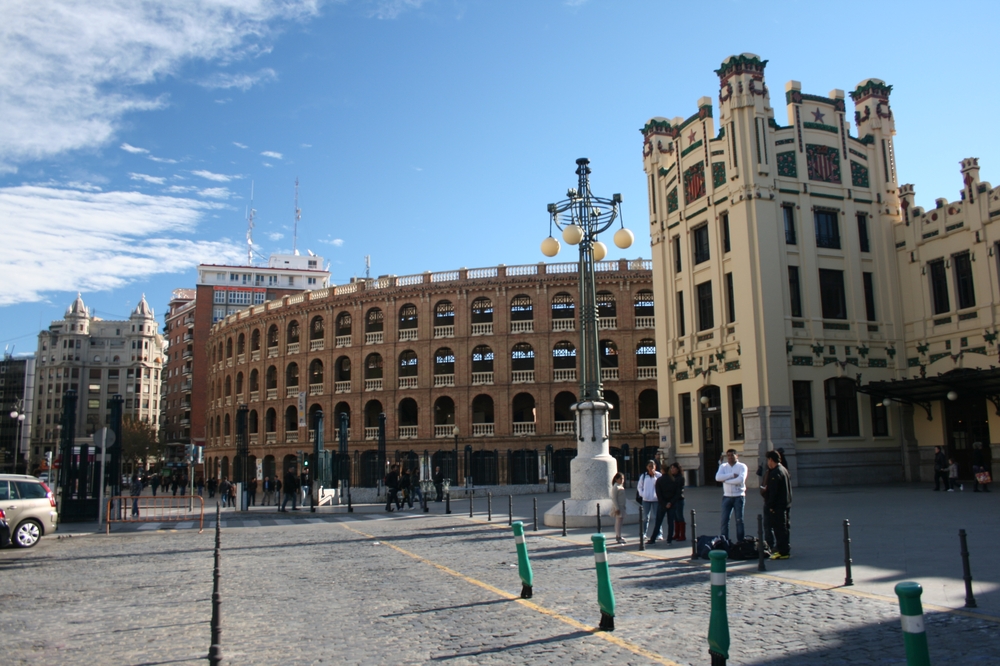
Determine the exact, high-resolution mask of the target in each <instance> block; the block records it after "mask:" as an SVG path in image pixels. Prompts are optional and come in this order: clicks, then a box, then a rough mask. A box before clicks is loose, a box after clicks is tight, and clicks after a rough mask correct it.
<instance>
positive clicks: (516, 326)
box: [510, 320, 535, 333]
mask: <svg viewBox="0 0 1000 666" xmlns="http://www.w3.org/2000/svg"><path fill="white" fill-rule="evenodd" d="M510 332H511V333H534V332H535V322H534V321H533V320H532V321H512V322H510Z"/></svg>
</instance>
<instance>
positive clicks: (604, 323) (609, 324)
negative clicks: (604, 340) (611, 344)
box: [597, 317, 618, 331]
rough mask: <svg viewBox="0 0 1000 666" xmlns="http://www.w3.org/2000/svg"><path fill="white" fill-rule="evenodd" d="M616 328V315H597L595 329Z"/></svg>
mask: <svg viewBox="0 0 1000 666" xmlns="http://www.w3.org/2000/svg"><path fill="white" fill-rule="evenodd" d="M616 328H618V317H598V318H597V330H599V331H608V330H613V329H616Z"/></svg>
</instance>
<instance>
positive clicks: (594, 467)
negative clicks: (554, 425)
mask: <svg viewBox="0 0 1000 666" xmlns="http://www.w3.org/2000/svg"><path fill="white" fill-rule="evenodd" d="M572 409H573V411H574V412H575V413H576V433H577V438H576V440H577V441H576V458H573V460H572V461H571V462H570V464H569V466H570V498H569V499H568V500H566V526H567V527H597V506H598V505H600V507H601V528H602V529H603V530H605V531H611V532H613V531H614V528H615V519H614V518H612V517H611V515H610V514H609V513H608V512H609V511H610V510H611V503H612V500H611V479H612V478H614V476H615V473H616V472H617V471H618V463H617V461H616V460H615V459H614V458H613V457H611V454H610V452H609V451H608V432H609V430H608V412H609V411H610V410H611V405H610V404H609V403H606V402H602V401H599V400H593V401H586V402H578V403H576V404H575V405H573V407H572ZM628 492H629V491H628V490H626V496H627V493H628ZM633 494H634V491H633ZM628 509H629V513H626V514H625V522H626V523H636V522H638V520H639V508H638V505H636V504H635V502H632V503H631V505H630V506H629V507H628ZM543 523H544V524H545V525H546V526H548V527H561V526H562V502H560V503H558V504H556V505H555V506H553V507H552V508H551V509H549V510H548V511H546V512H545V516H544V517H543Z"/></svg>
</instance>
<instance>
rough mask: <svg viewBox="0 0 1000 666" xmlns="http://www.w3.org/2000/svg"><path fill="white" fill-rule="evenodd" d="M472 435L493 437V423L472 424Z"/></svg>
mask: <svg viewBox="0 0 1000 666" xmlns="http://www.w3.org/2000/svg"><path fill="white" fill-rule="evenodd" d="M472 436H473V437H492V436H493V424H492V423H473V424H472Z"/></svg>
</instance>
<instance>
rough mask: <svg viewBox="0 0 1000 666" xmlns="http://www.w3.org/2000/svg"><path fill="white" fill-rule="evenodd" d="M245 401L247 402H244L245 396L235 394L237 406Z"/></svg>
mask: <svg viewBox="0 0 1000 666" xmlns="http://www.w3.org/2000/svg"><path fill="white" fill-rule="evenodd" d="M246 401H247V400H246V396H245V395H243V394H242V393H237V394H236V404H237V405H242V404H243V403H245V402H246Z"/></svg>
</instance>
